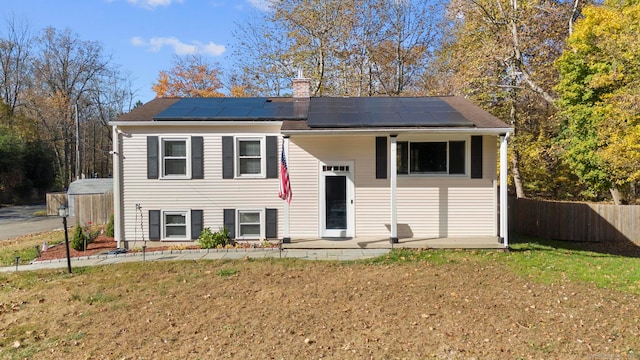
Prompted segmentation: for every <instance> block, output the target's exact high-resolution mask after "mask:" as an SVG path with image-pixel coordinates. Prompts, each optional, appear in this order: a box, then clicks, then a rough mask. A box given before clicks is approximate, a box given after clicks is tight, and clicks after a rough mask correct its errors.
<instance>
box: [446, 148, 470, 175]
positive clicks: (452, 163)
mask: <svg viewBox="0 0 640 360" xmlns="http://www.w3.org/2000/svg"><path fill="white" fill-rule="evenodd" d="M465 147H466V142H465V141H449V174H450V175H464V174H465V171H466V169H465V161H464V158H465V153H466V149H465Z"/></svg>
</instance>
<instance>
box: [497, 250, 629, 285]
mask: <svg viewBox="0 0 640 360" xmlns="http://www.w3.org/2000/svg"><path fill="white" fill-rule="evenodd" d="M567 245H568V246H567ZM502 260H503V261H504V262H505V263H506V264H507V265H508V266H509V268H510V269H511V270H512V271H514V272H515V273H516V274H518V275H520V276H522V277H525V278H528V279H533V280H535V281H538V282H542V283H552V282H555V281H559V280H571V281H578V282H586V283H591V284H594V285H596V286H598V287H600V288H606V289H613V290H618V291H623V292H628V293H633V294H640V259H639V258H635V257H625V256H619V255H610V254H601V253H596V252H592V251H585V250H580V249H578V248H576V247H575V245H574V244H566V243H560V242H557V241H551V240H543V239H534V238H530V239H527V242H523V243H517V244H512V252H511V253H510V254H508V256H505V257H503V259H502Z"/></svg>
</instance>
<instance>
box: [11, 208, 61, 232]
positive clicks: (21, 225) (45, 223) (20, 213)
mask: <svg viewBox="0 0 640 360" xmlns="http://www.w3.org/2000/svg"><path fill="white" fill-rule="evenodd" d="M40 210H46V206H45V205H25V206H10V207H3V208H0V240H7V239H13V238H15V237H18V236H22V235H27V234H34V233H39V232H43V231H51V230H56V229H62V219H61V218H59V217H57V216H40V217H36V216H33V213H34V212H36V211H40Z"/></svg>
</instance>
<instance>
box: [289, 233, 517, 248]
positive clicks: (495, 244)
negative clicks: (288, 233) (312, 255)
mask: <svg viewBox="0 0 640 360" xmlns="http://www.w3.org/2000/svg"><path fill="white" fill-rule="evenodd" d="M282 248H283V249H504V248H505V245H504V243H501V242H500V238H499V237H497V236H479V237H460V238H454V237H447V238H406V239H399V240H398V242H397V243H392V242H391V241H389V238H388V237H387V238H382V237H378V238H374V237H357V238H349V239H322V238H302V239H291V242H285V243H282Z"/></svg>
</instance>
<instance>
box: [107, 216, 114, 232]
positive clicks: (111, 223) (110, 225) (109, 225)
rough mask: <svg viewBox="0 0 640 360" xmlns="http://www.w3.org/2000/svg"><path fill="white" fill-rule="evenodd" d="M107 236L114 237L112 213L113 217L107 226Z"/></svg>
mask: <svg viewBox="0 0 640 360" xmlns="http://www.w3.org/2000/svg"><path fill="white" fill-rule="evenodd" d="M107 236H108V237H113V236H114V230H113V213H111V216H110V217H109V223H108V224H107Z"/></svg>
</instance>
